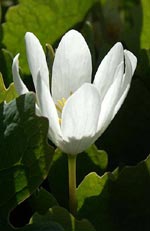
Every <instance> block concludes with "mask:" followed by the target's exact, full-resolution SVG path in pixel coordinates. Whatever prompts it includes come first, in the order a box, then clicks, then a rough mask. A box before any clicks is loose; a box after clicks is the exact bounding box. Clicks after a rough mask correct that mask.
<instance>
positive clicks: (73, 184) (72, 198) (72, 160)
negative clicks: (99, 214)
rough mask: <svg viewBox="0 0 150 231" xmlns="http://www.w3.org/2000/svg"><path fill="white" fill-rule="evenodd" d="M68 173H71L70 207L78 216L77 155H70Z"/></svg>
mask: <svg viewBox="0 0 150 231" xmlns="http://www.w3.org/2000/svg"><path fill="white" fill-rule="evenodd" d="M68 174H69V207H70V212H71V213H72V214H73V215H74V216H76V211H77V198H76V155H68Z"/></svg>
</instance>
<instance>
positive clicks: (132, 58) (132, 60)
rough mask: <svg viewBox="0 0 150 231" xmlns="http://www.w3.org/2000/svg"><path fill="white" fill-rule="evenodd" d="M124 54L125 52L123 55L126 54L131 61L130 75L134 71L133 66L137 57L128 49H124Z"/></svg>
mask: <svg viewBox="0 0 150 231" xmlns="http://www.w3.org/2000/svg"><path fill="white" fill-rule="evenodd" d="M124 54H125V57H127V56H128V58H129V60H130V63H131V66H132V75H133V74H134V71H135V68H136V66H137V58H136V57H135V55H134V54H133V53H132V52H130V51H128V50H124Z"/></svg>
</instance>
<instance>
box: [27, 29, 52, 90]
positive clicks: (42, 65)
mask: <svg viewBox="0 0 150 231" xmlns="http://www.w3.org/2000/svg"><path fill="white" fill-rule="evenodd" d="M25 43H26V52H27V59H28V64H29V67H30V71H31V74H32V77H33V82H34V86H35V89H36V88H37V76H38V71H39V70H40V73H41V77H42V79H43V81H44V82H45V84H46V85H47V86H49V71H48V67H47V63H46V57H45V53H44V51H43V48H42V46H41V44H40V42H39V40H38V39H37V38H36V36H35V35H34V34H32V33H30V32H27V33H26V35H25Z"/></svg>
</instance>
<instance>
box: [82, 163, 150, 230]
mask: <svg viewBox="0 0 150 231" xmlns="http://www.w3.org/2000/svg"><path fill="white" fill-rule="evenodd" d="M149 160H150V159H149ZM149 160H147V161H146V162H143V163H140V164H139V165H138V166H136V167H126V168H124V169H123V170H121V171H120V172H119V171H118V173H114V176H113V175H112V174H109V175H108V177H106V180H105V184H104V187H103V189H102V191H101V193H100V194H99V195H97V196H91V197H88V198H86V199H85V201H84V204H83V206H82V207H81V209H80V210H79V217H80V218H81V217H82V218H83V217H84V218H87V219H89V221H91V223H92V224H93V225H94V227H95V228H96V230H101V231H107V230H109V231H114V230H115V231H120V230H121V231H126V230H128V231H133V230H137V231H141V230H143V231H149V230H150V220H149V217H150V207H149V204H150V197H149V195H150V172H149V164H150V161H149ZM103 179H104V177H103ZM100 182H102V180H101V181H100ZM100 182H99V183H100ZM145 186H147V187H145ZM95 187H96V185H95Z"/></svg>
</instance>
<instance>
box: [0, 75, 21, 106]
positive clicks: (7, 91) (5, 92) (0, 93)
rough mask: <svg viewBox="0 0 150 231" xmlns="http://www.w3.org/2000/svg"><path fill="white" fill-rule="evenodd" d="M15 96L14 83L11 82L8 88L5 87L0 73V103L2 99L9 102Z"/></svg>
mask: <svg viewBox="0 0 150 231" xmlns="http://www.w3.org/2000/svg"><path fill="white" fill-rule="evenodd" d="M16 97H17V92H16V90H15V87H14V83H11V84H10V86H9V87H8V88H6V87H5V84H4V81H3V77H2V75H1V73H0V103H1V102H3V101H6V102H9V101H11V100H13V99H14V98H16Z"/></svg>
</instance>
